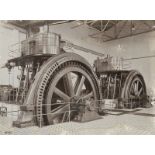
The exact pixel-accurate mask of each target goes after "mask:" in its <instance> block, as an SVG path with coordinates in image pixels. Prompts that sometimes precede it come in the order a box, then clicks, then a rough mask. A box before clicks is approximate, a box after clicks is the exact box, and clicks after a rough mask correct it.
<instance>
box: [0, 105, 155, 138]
mask: <svg viewBox="0 0 155 155" xmlns="http://www.w3.org/2000/svg"><path fill="white" fill-rule="evenodd" d="M1 104H2V103H1ZM8 107H9V108H8V111H12V110H17V109H18V107H17V106H15V105H14V106H10V105H8ZM128 111H130V113H126V112H111V111H108V113H109V114H107V115H106V116H104V117H103V119H99V120H95V121H91V122H87V123H76V122H68V123H62V124H57V125H51V126H46V127H42V128H39V127H37V126H33V127H27V128H22V129H20V128H15V127H12V121H13V120H16V114H17V113H16V114H14V113H10V114H9V115H8V116H7V117H2V116H0V134H13V135H29V134H31V135H36V134H37V135H38V134H43V135H58V134H63V135H85V134H86V135H92V134H93V135H94V134H95V135H100V134H106V135H122V134H123V135H133V134H134V135H135V134H136V135H145V134H155V106H153V107H151V108H148V109H142V108H139V109H134V110H128Z"/></svg>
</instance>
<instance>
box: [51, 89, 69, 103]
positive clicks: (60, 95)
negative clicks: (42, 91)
mask: <svg viewBox="0 0 155 155" xmlns="http://www.w3.org/2000/svg"><path fill="white" fill-rule="evenodd" d="M54 92H55V94H57V95H58V96H59V97H61V98H62V99H64V101H66V102H69V101H70V97H69V96H68V95H67V94H65V93H64V92H62V91H61V90H60V89H58V88H56V87H55V89H54Z"/></svg>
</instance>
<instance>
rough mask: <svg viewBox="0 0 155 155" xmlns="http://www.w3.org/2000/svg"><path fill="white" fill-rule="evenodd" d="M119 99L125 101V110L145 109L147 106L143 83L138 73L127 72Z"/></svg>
mask: <svg viewBox="0 0 155 155" xmlns="http://www.w3.org/2000/svg"><path fill="white" fill-rule="evenodd" d="M121 97H122V98H124V99H126V102H127V104H125V107H126V108H134V107H145V105H146V104H147V102H146V97H147V92H146V85H145V81H144V79H143V76H142V75H141V74H140V73H139V72H138V71H134V70H133V71H130V72H129V74H128V76H127V78H126V81H125V84H124V87H123V89H122V94H121Z"/></svg>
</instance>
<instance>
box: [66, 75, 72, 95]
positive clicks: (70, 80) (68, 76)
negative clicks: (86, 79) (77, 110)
mask: <svg viewBox="0 0 155 155" xmlns="http://www.w3.org/2000/svg"><path fill="white" fill-rule="evenodd" d="M66 77H67V81H68V87H69V94H70V95H71V97H72V96H74V88H73V83H72V77H71V73H67V76H66Z"/></svg>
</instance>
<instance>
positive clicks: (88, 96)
mask: <svg viewBox="0 0 155 155" xmlns="http://www.w3.org/2000/svg"><path fill="white" fill-rule="evenodd" d="M91 97H93V92H90V93H89V94H87V95H85V96H83V97H82V99H84V100H87V99H89V98H91Z"/></svg>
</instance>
